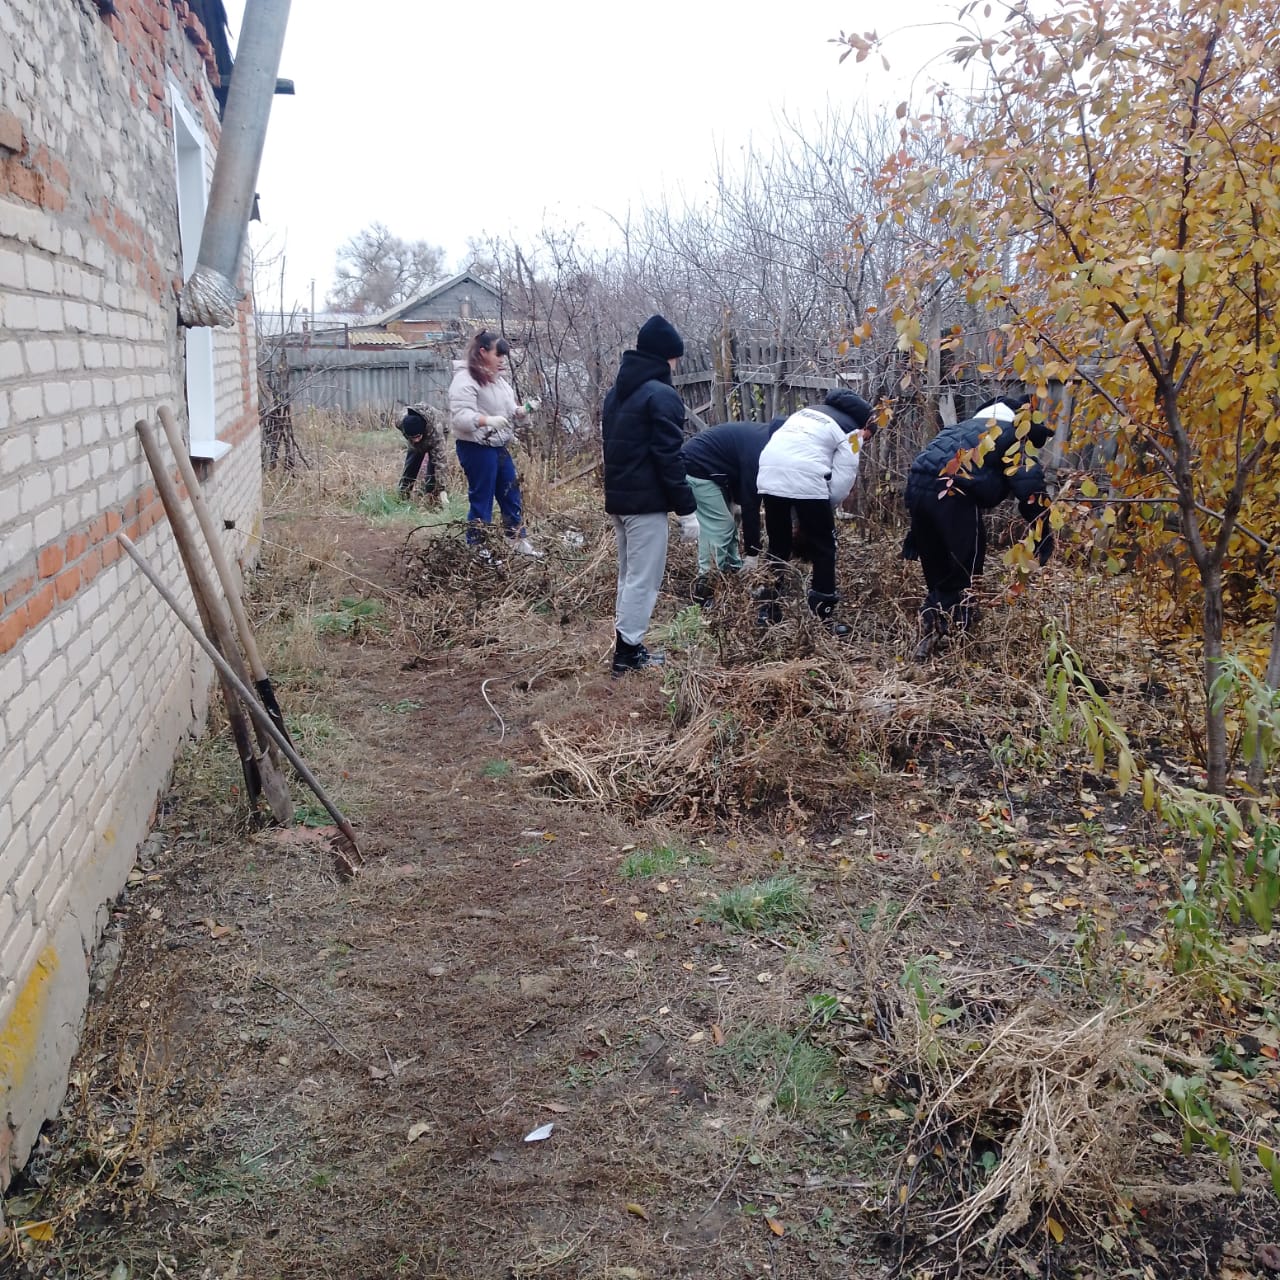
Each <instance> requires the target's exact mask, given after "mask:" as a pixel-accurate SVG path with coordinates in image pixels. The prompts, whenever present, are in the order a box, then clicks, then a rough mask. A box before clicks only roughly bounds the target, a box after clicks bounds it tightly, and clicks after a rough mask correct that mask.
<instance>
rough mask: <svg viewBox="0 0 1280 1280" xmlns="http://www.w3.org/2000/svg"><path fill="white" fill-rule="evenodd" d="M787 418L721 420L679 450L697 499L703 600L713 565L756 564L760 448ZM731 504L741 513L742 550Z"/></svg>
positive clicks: (733, 568) (732, 568)
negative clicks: (740, 549)
mask: <svg viewBox="0 0 1280 1280" xmlns="http://www.w3.org/2000/svg"><path fill="white" fill-rule="evenodd" d="M785 421H786V419H785V418H775V419H774V420H773V421H772V422H770V423H768V424H767V425H766V424H764V423H760V422H722V423H720V424H719V425H718V426H714V427H707V428H706V430H705V431H699V432H698V434H697V435H696V436H692V437H690V439H688V440H686V441H685V442H684V447H683V448H682V449H681V450H680V453H681V455H682V457H683V458H684V469H685V472H686V474H687V475H688V479H689V487H690V488H691V489H692V490H693V496H694V498H695V499H696V500H697V503H698V575H699V584H700V589H701V590H702V593H703V596H705V597H706V598H707V599H709V598H710V590H709V587H708V586H707V583H706V575H707V574H709V573H711V572H712V571H713V570H715V569H719V570H720V571H721V572H722V573H734V572H737V570H739V569H747V570H751V569H754V568H755V567H756V565H757V564H758V563H759V560H760V547H761V541H762V539H761V533H760V494H759V492H758V491H757V489H756V473H757V471H758V470H759V468H760V453H761V451H762V450H763V449H764V447H765V445H766V444H768V442H769V437H770V436H771V435H772V434H773V433H774V431H776V430H777V429H778V428H779V427H780V426H781V425H782V424H783V422H785ZM735 505H736V506H737V507H739V508H740V509H741V512H742V552H741V553H739V551H738V522H737V520H736V519H735V518H734V514H733V507H734V506H735ZM699 598H702V597H701V596H700V597H699Z"/></svg>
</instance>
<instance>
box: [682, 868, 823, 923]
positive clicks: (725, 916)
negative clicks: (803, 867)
mask: <svg viewBox="0 0 1280 1280" xmlns="http://www.w3.org/2000/svg"><path fill="white" fill-rule="evenodd" d="M808 914H809V903H808V899H807V898H806V896H805V891H804V887H803V886H802V885H801V884H800V882H799V880H797V879H796V878H795V876H770V877H769V879H768V880H762V881H760V882H759V883H757V884H746V885H738V886H737V887H736V888H733V889H726V890H725V892H724V893H722V894H721V895H720V896H719V897H718V898H717V899H716V900H715V902H713V903H712V904H711V906H710V907H709V908H708V909H707V911H706V915H707V916H708V917H709V918H710V919H713V920H721V921H723V922H724V923H725V924H727V925H729V927H730V928H733V929H740V930H741V931H742V932H743V933H759V932H761V931H762V930H764V929H768V928H771V927H773V926H775V925H780V924H788V923H794V922H796V921H799V920H803V919H805V918H806V917H807V916H808Z"/></svg>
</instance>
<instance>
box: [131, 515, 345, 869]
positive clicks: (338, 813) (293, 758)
mask: <svg viewBox="0 0 1280 1280" xmlns="http://www.w3.org/2000/svg"><path fill="white" fill-rule="evenodd" d="M116 537H117V539H119V542H120V545H121V546H122V547H123V548H124V549H125V551H126V552H127V553H128V555H129V558H130V559H131V560H132V561H133V562H134V564H136V565H137V566H138V568H139V569H141V570H142V572H143V573H144V574H145V575H146V577H147V581H148V582H150V583H151V585H152V586H153V587H155V589H156V591H157V592H159V594H160V598H161V599H162V600H163V601H164V602H165V604H167V605H168V606H169V608H170V609H172V610H173V612H174V614H175V616H176V617H177V619H178V621H179V622H181V623H182V625H183V626H184V627H186V629H187V630H188V631H190V632H191V634H192V635H193V636H194V637H195V640H196V643H197V644H198V645H199V646H200V647H201V648H202V649H203V650H204V651H205V653H207V654H208V655H209V659H210V661H212V663H213V665H214V666H215V667H217V668H218V670H219V671H220V672H221V673H222V674H223V675H224V676H225V677H226V678H227V680H228V681H229V682H230V684H231V687H232V688H233V689H234V690H235V691H236V693H237V694H239V696H240V701H241V702H243V703H244V707H245V710H246V711H248V713H249V714H250V715H251V716H252V717H253V719H254V722H255V723H256V724H257V726H258V727H259V728H260V729H261V730H262V731H263V732H264V733H265V734H267V736H268V737H270V738H271V739H272V740H273V741H274V742H275V744H276V746H277V747H279V748H280V750H281V751H282V752H284V756H285V759H286V760H288V761H289V763H290V764H291V765H293V767H294V769H295V770H297V773H298V777H300V778H301V779H302V780H303V782H305V783H306V784H307V786H308V787H310V788H311V790H312V791H313V792H314V793H315V797H316V799H317V800H319V801H320V803H321V804H322V805H324V807H325V809H327V810H328V813H329V816H330V817H331V818H332V819H333V820H334V822H335V823H336V824H337V827H338V830H339V831H341V832H342V834H343V835H344V836H346V838H347V839H348V840H349V841H350V842H351V849H352V852H353V853H354V855H355V856H356V858H357V859H359V858H360V846H359V845H358V844H357V843H356V833H355V831H354V830H353V829H352V826H351V823H349V822H348V821H347V819H346V818H345V817H344V816H343V813H342V810H341V809H339V808H338V807H337V806H336V805H335V804H334V803H333V801H332V800H330V799H329V797H328V796H327V795H326V794H325V790H324V788H323V787H322V786H321V785H320V783H319V781H318V780H317V778H316V776H315V774H314V773H312V772H311V770H310V769H308V768H307V764H306V761H304V760H303V759H302V757H301V756H300V755H299V754H298V753H297V752H296V751H295V750H294V748H293V743H291V742H290V741H289V740H288V738H286V737H285V736H284V734H282V733H281V732H280V730H279V729H277V728H276V727H275V725H274V724H272V723H271V717H270V716H269V715H267V713H266V710H265V709H264V708H263V706H262V704H261V703H260V702H259V701H258V700H257V698H255V697H254V696H253V690H252V689H250V688H249V686H248V685H247V684H245V682H244V681H243V680H241V679H240V677H239V676H238V675H236V673H235V672H234V671H233V670H232V669H231V664H230V663H229V662H227V660H226V659H225V658H224V657H223V656H222V654H220V653H219V652H218V650H217V648H216V647H215V646H214V645H213V644H212V643H211V642H210V640H209V638H208V636H206V635H205V634H204V633H203V632H202V631H201V630H200V628H199V627H197V626H196V624H195V623H194V622H192V621H191V619H190V618H189V617H188V616H187V613H186V610H184V609H183V607H182V606H181V605H180V604H179V603H178V601H177V598H176V597H175V596H174V594H173V592H172V591H170V590H169V588H168V587H166V586H165V585H164V583H163V582H161V580H160V576H159V574H157V573H156V571H155V570H154V569H153V568H152V567H151V566H150V565H149V564H148V563H147V561H146V559H145V557H144V556H143V554H142V552H141V551H139V550H138V548H137V547H135V546H134V545H133V543H132V542H131V541H130V540H129V538H128V537H127V536H126V535H125V534H123V533H117V534H116ZM347 866H348V868H349V869H350V871H352V872H354V870H355V867H354V866H353V865H352V864H351V863H350V862H348V863H347Z"/></svg>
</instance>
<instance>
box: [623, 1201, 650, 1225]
mask: <svg viewBox="0 0 1280 1280" xmlns="http://www.w3.org/2000/svg"><path fill="white" fill-rule="evenodd" d="M627 1212H628V1213H629V1214H630V1215H631V1216H632V1217H633V1218H639V1219H640V1220H641V1221H642V1222H648V1221H649V1215H648V1214H647V1213H646V1212H645V1208H644V1205H642V1204H636V1202H635V1201H634V1200H628V1201H627Z"/></svg>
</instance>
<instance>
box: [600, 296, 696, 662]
mask: <svg viewBox="0 0 1280 1280" xmlns="http://www.w3.org/2000/svg"><path fill="white" fill-rule="evenodd" d="M683 354H684V341H683V340H682V339H681V337H680V335H679V333H677V332H676V329H675V327H674V326H673V325H672V324H671V323H670V322H669V321H667V320H665V319H664V318H663V317H662V316H650V317H649V319H648V320H646V321H645V322H644V324H643V325H641V327H640V333H639V335H638V336H637V338H636V345H635V349H634V350H633V351H626V352H624V353H623V356H622V363H621V364H620V365H619V367H618V377H617V380H616V381H615V382H614V384H613V386H612V387H611V388H610V389H609V392H608V394H607V395H606V396H605V398H604V411H603V413H602V424H601V432H602V435H603V438H604V509H605V511H606V512H607V513H608V514H609V515H610V516H611V517H612V518H613V528H614V532H615V533H616V534H617V538H618V597H617V611H616V617H615V623H614V627H615V637H614V639H615V642H616V643H615V647H614V652H613V674H614V675H615V676H621V675H625V674H626V673H627V672H628V671H639V670H642V669H643V668H645V667H649V666H658V665H661V663H662V654H660V653H650V652H649V650H648V649H646V648H645V646H644V637H645V632H646V631H648V629H649V620H650V618H652V616H653V607H654V605H655V604H656V603H657V601H658V590H659V588H660V587H661V586H662V575H663V573H664V572H665V571H666V566H667V513H668V512H669V511H674V512H675V513H676V515H677V516H678V517H679V520H680V538H681V541H684V542H692V541H696V539H697V537H698V517H697V516H696V515H695V514H694V512H695V510H696V509H697V505H698V504H697V502H696V501H695V499H694V496H693V490H692V489H691V488H690V487H689V483H688V481H687V479H686V478H685V470H684V463H683V461H682V460H681V458H680V446H681V444H682V443H683V442H684V402H683V401H682V400H681V399H680V396H679V394H678V393H677V391H676V389H675V387H674V386H673V385H672V383H671V375H672V373H673V372H674V371H675V367H676V364H677V363H678V361H679V359H680V357H681V356H682V355H683Z"/></svg>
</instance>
